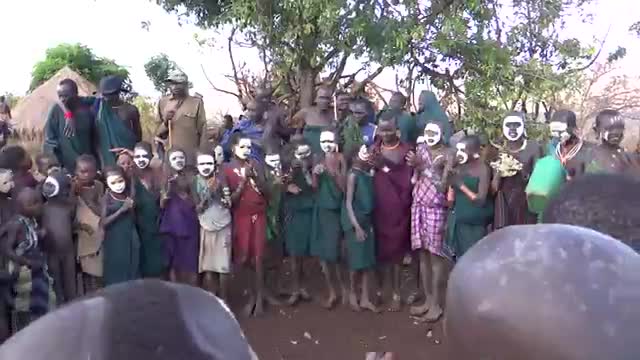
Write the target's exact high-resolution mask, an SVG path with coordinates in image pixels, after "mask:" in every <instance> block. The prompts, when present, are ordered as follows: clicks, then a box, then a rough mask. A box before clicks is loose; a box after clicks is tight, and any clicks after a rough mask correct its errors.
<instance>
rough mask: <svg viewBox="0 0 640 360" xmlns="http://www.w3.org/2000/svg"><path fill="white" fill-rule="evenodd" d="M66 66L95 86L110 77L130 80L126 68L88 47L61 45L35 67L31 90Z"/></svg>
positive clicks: (48, 53)
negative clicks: (97, 54) (116, 76)
mask: <svg viewBox="0 0 640 360" xmlns="http://www.w3.org/2000/svg"><path fill="white" fill-rule="evenodd" d="M65 66H68V67H69V68H71V69H72V70H74V71H76V72H77V73H78V74H80V75H82V76H83V77H84V78H86V79H87V80H89V81H91V82H92V83H94V84H97V83H98V82H99V81H100V79H102V78H103V77H104V76H108V75H120V76H122V77H124V78H125V79H127V80H128V79H129V71H128V70H127V69H126V68H124V67H122V66H120V65H118V64H116V62H115V61H113V60H111V59H108V58H102V57H98V56H96V55H95V54H94V53H93V51H92V50H91V49H89V48H88V47H86V46H84V45H81V44H60V45H58V46H56V47H53V48H50V49H48V50H47V52H46V56H45V59H44V60H42V61H39V62H38V63H36V64H35V66H34V67H33V72H32V74H31V86H30V90H33V89H35V88H36V87H38V86H39V85H41V84H42V83H44V82H45V81H47V80H49V79H50V78H52V77H53V76H54V75H55V74H56V73H57V72H58V71H60V69H62V68H63V67H65Z"/></svg>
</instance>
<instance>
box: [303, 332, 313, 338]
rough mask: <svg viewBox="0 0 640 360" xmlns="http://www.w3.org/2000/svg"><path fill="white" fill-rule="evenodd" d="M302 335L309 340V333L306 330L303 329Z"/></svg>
mask: <svg viewBox="0 0 640 360" xmlns="http://www.w3.org/2000/svg"><path fill="white" fill-rule="evenodd" d="M304 337H306V338H307V339H309V340H311V334H309V333H308V332H306V331H305V333H304Z"/></svg>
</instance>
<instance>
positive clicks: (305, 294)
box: [300, 288, 311, 301]
mask: <svg viewBox="0 0 640 360" xmlns="http://www.w3.org/2000/svg"><path fill="white" fill-rule="evenodd" d="M300 297H301V298H302V300H303V301H311V295H309V292H307V289H305V288H302V289H300Z"/></svg>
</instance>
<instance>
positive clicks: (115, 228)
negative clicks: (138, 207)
mask: <svg viewBox="0 0 640 360" xmlns="http://www.w3.org/2000/svg"><path fill="white" fill-rule="evenodd" d="M106 196H107V216H109V215H111V214H113V213H115V212H116V211H118V209H120V208H121V207H122V206H123V205H124V201H120V200H115V199H113V198H111V195H110V194H109V193H107V195H106ZM102 250H103V251H104V253H103V254H104V255H103V262H104V265H103V269H104V270H103V271H104V283H105V286H108V285H113V284H118V283H122V282H126V281H130V280H135V279H137V278H138V277H139V275H140V271H139V270H140V269H139V266H140V239H139V238H138V232H137V231H136V223H135V214H134V213H133V210H130V211H127V212H126V213H124V214H122V215H120V216H119V217H118V218H117V219H116V220H114V221H113V222H112V223H111V224H109V226H107V227H106V228H105V231H104V241H103V242H102Z"/></svg>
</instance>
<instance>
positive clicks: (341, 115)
mask: <svg viewBox="0 0 640 360" xmlns="http://www.w3.org/2000/svg"><path fill="white" fill-rule="evenodd" d="M350 102H351V96H349V94H340V95H338V97H337V99H336V109H337V110H338V119H337V120H338V122H343V121H345V120H346V119H347V117H348V116H349V112H350V111H349V110H350V109H349V103H350Z"/></svg>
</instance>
